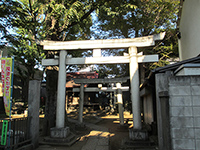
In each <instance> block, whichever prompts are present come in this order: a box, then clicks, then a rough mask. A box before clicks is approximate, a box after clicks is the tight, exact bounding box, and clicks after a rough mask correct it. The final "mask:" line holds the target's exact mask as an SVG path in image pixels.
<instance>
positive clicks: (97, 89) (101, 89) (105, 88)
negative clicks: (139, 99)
mask: <svg viewBox="0 0 200 150" xmlns="http://www.w3.org/2000/svg"><path fill="white" fill-rule="evenodd" d="M120 89H121V90H122V91H129V87H128V86H124V87H121V88H120ZM115 90H117V88H116V87H113V88H111V87H102V88H95V87H87V88H84V92H100V91H106V92H114V91H115ZM72 91H73V92H80V88H73V90H72Z"/></svg>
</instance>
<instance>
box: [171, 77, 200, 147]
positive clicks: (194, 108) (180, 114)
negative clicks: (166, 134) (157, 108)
mask: <svg viewBox="0 0 200 150" xmlns="http://www.w3.org/2000/svg"><path fill="white" fill-rule="evenodd" d="M169 105H170V109H169V115H170V128H171V142H172V149H174V150H175V149H176V150H177V149H184V150H185V149H190V150H195V149H196V150H197V149H199V148H200V77H199V76H182V77H170V78H169Z"/></svg>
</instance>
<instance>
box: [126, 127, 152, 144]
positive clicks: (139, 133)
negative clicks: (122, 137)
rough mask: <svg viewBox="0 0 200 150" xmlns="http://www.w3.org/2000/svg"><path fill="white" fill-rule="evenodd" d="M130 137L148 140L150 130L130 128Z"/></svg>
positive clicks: (137, 139)
mask: <svg viewBox="0 0 200 150" xmlns="http://www.w3.org/2000/svg"><path fill="white" fill-rule="evenodd" d="M129 138H130V140H134V141H146V140H148V132H147V131H146V130H136V129H133V128H131V129H129Z"/></svg>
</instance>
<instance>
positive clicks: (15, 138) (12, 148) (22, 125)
mask: <svg viewBox="0 0 200 150" xmlns="http://www.w3.org/2000/svg"><path fill="white" fill-rule="evenodd" d="M4 120H6V119H4ZM7 120H8V128H7V132H6V131H5V132H6V133H7V139H6V145H1V143H0V150H1V149H5V150H7V149H9V150H16V149H20V147H22V146H24V145H27V144H30V143H31V139H30V136H29V129H28V126H29V123H28V118H16V119H7ZM10 123H11V124H10ZM2 128H3V120H0V140H1V138H3V137H2Z"/></svg>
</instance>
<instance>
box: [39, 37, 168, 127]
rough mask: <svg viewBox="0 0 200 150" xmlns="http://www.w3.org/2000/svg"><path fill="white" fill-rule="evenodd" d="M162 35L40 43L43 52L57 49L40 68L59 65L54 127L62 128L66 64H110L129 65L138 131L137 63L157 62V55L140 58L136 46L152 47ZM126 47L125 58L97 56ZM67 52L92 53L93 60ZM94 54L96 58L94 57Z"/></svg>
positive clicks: (139, 124)
mask: <svg viewBox="0 0 200 150" xmlns="http://www.w3.org/2000/svg"><path fill="white" fill-rule="evenodd" d="M164 36H165V33H160V34H156V35H151V36H145V37H139V38H133V39H112V40H83V41H43V42H41V45H43V46H44V50H56V51H58V50H60V53H59V59H46V60H45V59H44V60H43V61H42V65H43V66H52V65H59V75H58V92H57V93H58V94H57V109H56V128H64V120H65V119H64V118H65V108H64V106H65V84H66V65H70V64H110V63H115V64H119V63H129V68H130V69H129V70H130V86H131V87H130V89H131V100H132V110H133V111H132V112H133V123H134V126H133V127H134V129H141V111H140V97H139V73H138V63H144V62H157V61H158V55H147V56H146V55H141V54H140V53H139V54H138V53H137V47H148V46H153V45H155V41H156V40H162V39H163V38H164ZM114 48H115V49H116V48H128V49H129V54H128V55H127V56H113V57H101V55H100V50H101V49H114ZM67 50H93V54H95V55H93V57H88V58H68V57H66V56H67ZM96 54H97V55H96Z"/></svg>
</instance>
